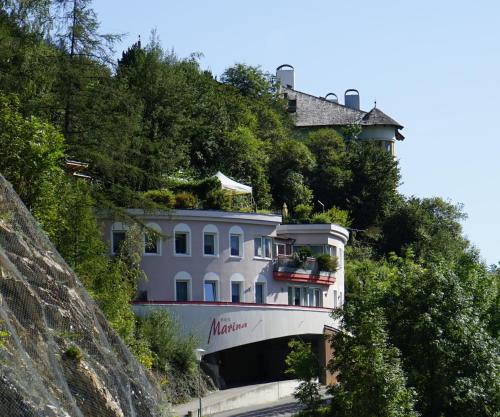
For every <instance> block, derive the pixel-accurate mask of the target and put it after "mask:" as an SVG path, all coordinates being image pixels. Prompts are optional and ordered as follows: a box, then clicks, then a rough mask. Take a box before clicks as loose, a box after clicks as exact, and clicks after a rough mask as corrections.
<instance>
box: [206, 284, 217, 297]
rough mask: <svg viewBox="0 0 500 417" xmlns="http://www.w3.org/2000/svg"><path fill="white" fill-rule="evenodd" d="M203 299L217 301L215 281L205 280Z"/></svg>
mask: <svg viewBox="0 0 500 417" xmlns="http://www.w3.org/2000/svg"><path fill="white" fill-rule="evenodd" d="M203 292H204V294H205V301H217V281H205V282H204V283H203Z"/></svg>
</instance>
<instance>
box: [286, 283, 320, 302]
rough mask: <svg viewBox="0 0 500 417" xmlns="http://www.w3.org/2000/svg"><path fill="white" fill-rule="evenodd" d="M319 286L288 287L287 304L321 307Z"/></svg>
mask: <svg viewBox="0 0 500 417" xmlns="http://www.w3.org/2000/svg"><path fill="white" fill-rule="evenodd" d="M321 295H322V292H321V289H320V288H315V287H299V286H290V287H288V304H289V305H295V306H306V307H322V306H323V300H322V298H321Z"/></svg>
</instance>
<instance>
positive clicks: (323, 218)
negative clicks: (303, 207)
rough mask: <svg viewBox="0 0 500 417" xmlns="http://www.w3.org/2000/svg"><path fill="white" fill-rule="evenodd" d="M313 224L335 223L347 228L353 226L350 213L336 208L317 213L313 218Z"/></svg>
mask: <svg viewBox="0 0 500 417" xmlns="http://www.w3.org/2000/svg"><path fill="white" fill-rule="evenodd" d="M311 223H316V224H329V223H335V224H338V225H340V226H344V227H347V226H349V225H350V224H351V222H350V220H349V212H348V211H347V210H341V209H339V208H337V207H335V206H334V207H332V208H331V209H329V210H328V211H325V212H324V213H315V214H314V215H313V216H312V218H311Z"/></svg>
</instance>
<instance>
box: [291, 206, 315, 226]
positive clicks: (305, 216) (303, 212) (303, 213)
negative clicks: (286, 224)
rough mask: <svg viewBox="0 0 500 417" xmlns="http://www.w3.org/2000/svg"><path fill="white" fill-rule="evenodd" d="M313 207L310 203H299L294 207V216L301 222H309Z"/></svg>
mask: <svg viewBox="0 0 500 417" xmlns="http://www.w3.org/2000/svg"><path fill="white" fill-rule="evenodd" d="M312 209H313V208H312V206H311V205H309V204H297V205H296V206H295V207H294V209H293V217H294V218H295V220H297V221H299V222H301V223H306V222H309V217H310V216H311V212H312Z"/></svg>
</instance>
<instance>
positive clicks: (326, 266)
mask: <svg viewBox="0 0 500 417" xmlns="http://www.w3.org/2000/svg"><path fill="white" fill-rule="evenodd" d="M316 262H317V263H318V269H319V270H320V271H328V272H335V271H336V270H337V267H338V260H337V257H332V256H330V255H328V254H327V253H323V254H321V255H318V256H316Z"/></svg>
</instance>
